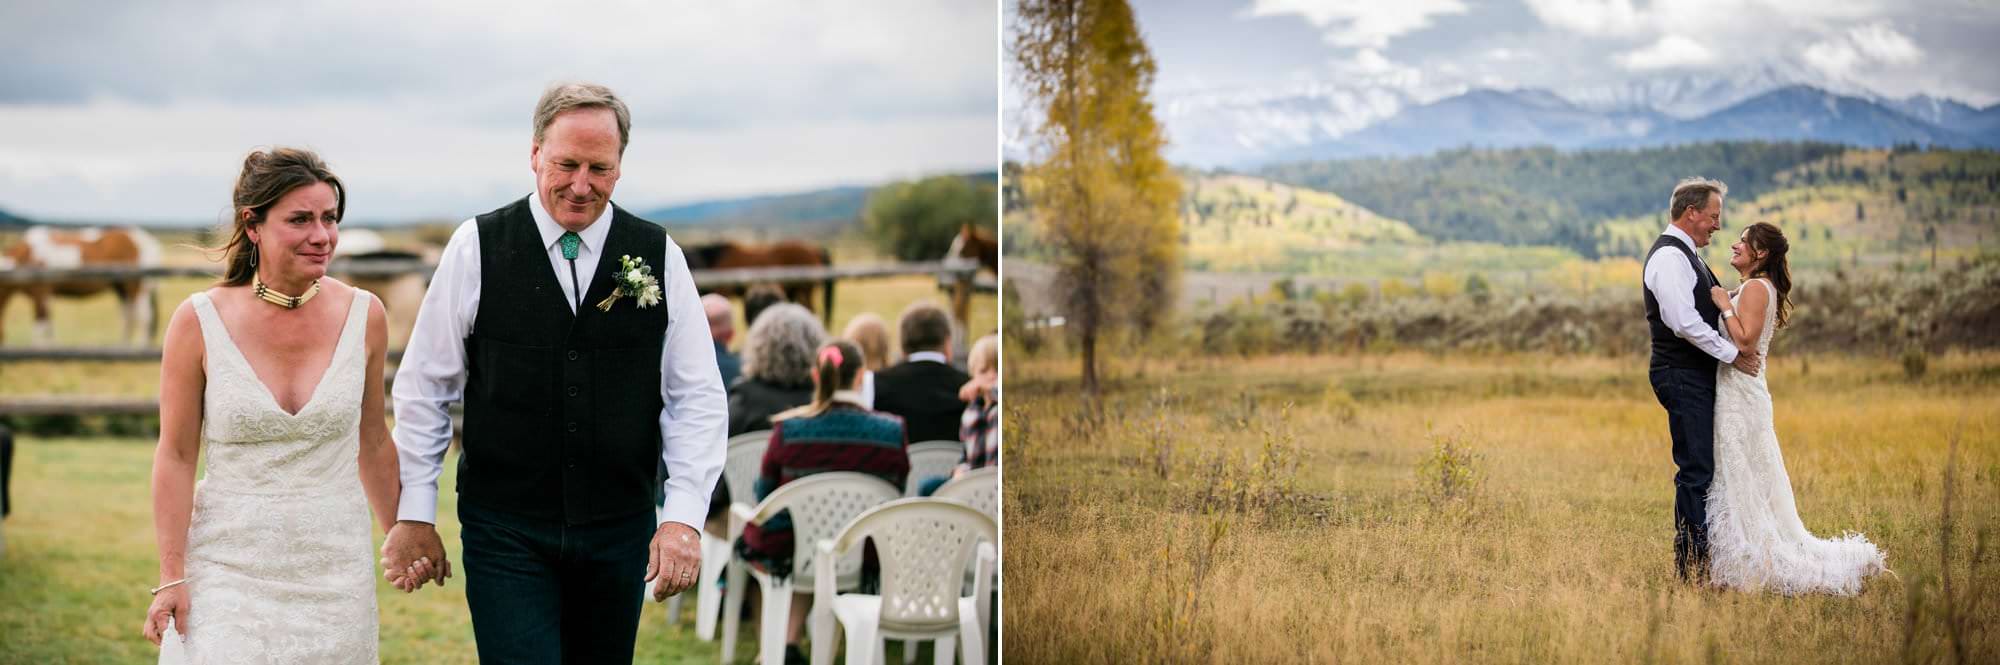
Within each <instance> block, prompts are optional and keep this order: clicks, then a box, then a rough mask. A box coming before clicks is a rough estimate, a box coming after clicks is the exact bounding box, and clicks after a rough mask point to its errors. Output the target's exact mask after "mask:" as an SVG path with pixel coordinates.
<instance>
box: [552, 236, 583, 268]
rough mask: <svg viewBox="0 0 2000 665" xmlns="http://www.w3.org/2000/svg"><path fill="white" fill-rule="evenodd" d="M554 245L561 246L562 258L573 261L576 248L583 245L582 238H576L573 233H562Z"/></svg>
mask: <svg viewBox="0 0 2000 665" xmlns="http://www.w3.org/2000/svg"><path fill="white" fill-rule="evenodd" d="M556 243H557V244H560V245H562V251H563V258H565V259H569V260H571V261H575V260H576V248H577V247H579V246H582V245H583V238H579V237H577V235H576V232H575V231H564V232H563V234H562V238H560V239H557V240H556Z"/></svg>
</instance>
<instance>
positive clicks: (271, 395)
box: [202, 289, 361, 418]
mask: <svg viewBox="0 0 2000 665" xmlns="http://www.w3.org/2000/svg"><path fill="white" fill-rule="evenodd" d="M202 296H203V297H204V298H207V299H208V301H209V305H208V307H209V309H210V310H212V311H214V312H215V327H216V328H218V329H220V330H221V331H222V337H223V339H224V340H226V341H228V342H229V350H230V351H231V352H232V353H234V354H236V360H237V361H238V362H241V363H243V368H244V369H247V370H249V371H250V380H251V381H252V382H254V383H256V384H257V388H258V390H261V391H263V393H264V399H265V400H266V401H268V402H270V403H271V408H272V409H273V410H276V411H277V412H278V413H281V414H284V416H285V417H287V418H298V417H299V416H300V415H302V414H304V413H305V412H306V411H307V410H310V409H311V408H312V406H313V404H315V403H317V402H318V401H319V394H320V392H322V391H321V390H320V389H321V388H324V387H326V379H327V377H328V376H331V375H332V374H333V366H334V363H337V362H340V352H341V351H342V350H343V349H344V348H345V347H346V346H347V329H348V328H350V327H352V324H353V323H354V310H355V307H354V303H355V301H356V300H358V299H360V298H361V292H360V290H359V289H356V290H354V292H353V294H352V295H350V296H349V298H350V300H349V301H348V303H347V316H346V317H344V318H342V319H341V320H340V338H339V339H336V340H334V342H333V355H332V356H331V357H329V358H327V360H326V367H325V368H324V369H321V370H320V372H319V379H318V380H316V381H314V382H313V387H312V394H310V395H307V396H306V401H305V403H303V404H300V405H299V410H298V411H286V410H285V405H284V404H281V403H279V402H278V394H277V393H275V392H272V391H271V386H270V385H268V384H266V383H264V377H262V376H259V375H258V374H257V366H256V365H254V364H251V362H250V357H249V356H246V355H243V348H242V347H240V346H237V344H236V335H235V334H234V333H231V332H229V324H228V323H227V322H225V321H223V320H222V310H219V309H215V299H214V298H212V297H209V296H208V294H207V293H203V294H202Z"/></svg>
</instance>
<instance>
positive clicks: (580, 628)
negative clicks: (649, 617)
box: [458, 502, 654, 665]
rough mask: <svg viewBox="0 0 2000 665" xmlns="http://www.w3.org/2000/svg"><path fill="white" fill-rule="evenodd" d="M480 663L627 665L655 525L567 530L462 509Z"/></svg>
mask: <svg viewBox="0 0 2000 665" xmlns="http://www.w3.org/2000/svg"><path fill="white" fill-rule="evenodd" d="M458 519H459V522H460V524H461V525H462V529H461V530H460V533H459V538H460V540H461V541H462V542H463V543H464V545H465V555H464V559H465V560H464V561H463V562H461V563H462V564H463V565H464V567H465V600H466V604H467V605H468V606H470V608H471V610H472V633H473V637H474V638H475V639H476V640H478V643H479V662H481V663H487V664H488V665H492V664H495V663H524V664H534V665H544V664H554V663H592V664H595V663H624V664H628V665H629V663H631V662H632V647H633V644H634V642H635V641H636V640H637V639H638V634H639V610H640V607H641V606H642V604H643V603H644V599H643V598H642V596H643V595H644V593H645V578H646V553H647V548H648V546H649V545H651V543H652V538H653V528H654V517H653V514H652V513H651V512H649V511H648V512H639V513H635V514H633V515H632V516H631V517H620V518H615V519H609V520H603V521H599V522H593V523H590V524H582V525H575V526H565V525H563V524H562V523H561V522H559V521H550V520H538V519H532V518H526V517H521V516H519V515H514V514H512V513H507V512H502V511H497V510H490V509H481V508H479V507H477V506H471V505H467V504H465V503H463V502H461V503H459V504H458Z"/></svg>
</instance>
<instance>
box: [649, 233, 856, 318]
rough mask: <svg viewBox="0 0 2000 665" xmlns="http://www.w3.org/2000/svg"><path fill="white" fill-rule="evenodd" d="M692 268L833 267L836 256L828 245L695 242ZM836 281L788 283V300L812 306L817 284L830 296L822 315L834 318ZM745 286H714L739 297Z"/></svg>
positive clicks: (690, 259)
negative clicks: (829, 250) (834, 288)
mask: <svg viewBox="0 0 2000 665" xmlns="http://www.w3.org/2000/svg"><path fill="white" fill-rule="evenodd" d="M685 253H686V255H687V262H688V269H689V270H726V269H730V268H772V267H782V266H804V267H810V266H819V267H830V266H832V265H833V258H832V257H831V256H829V255H828V254H827V251H826V248H825V247H820V246H818V245H812V244H809V243H804V242H800V241H797V240H781V241H778V242H774V243H771V244H768V245H749V244H744V243H738V242H728V241H724V242H719V243H710V244H706V245H694V246H691V247H688V248H686V252H685ZM833 282H834V280H831V279H828V280H823V281H821V282H818V283H815V282H812V281H810V280H806V281H793V282H785V283H783V284H782V285H781V286H782V287H783V288H784V290H785V299H786V300H789V301H791V302H795V303H798V304H800V305H803V306H805V307H806V309H812V306H813V304H812V303H813V301H812V295H813V287H815V286H817V287H821V288H822V289H824V293H825V294H826V297H825V298H824V299H823V302H822V303H821V305H822V306H823V309H821V310H820V311H821V316H823V317H830V316H832V315H833V314H832V312H833ZM743 290H744V289H743V287H742V286H737V285H730V286H718V287H715V288H713V289H710V291H711V292H713V293H720V294H722V295H724V296H727V297H731V298H735V297H739V296H741V295H742V294H743Z"/></svg>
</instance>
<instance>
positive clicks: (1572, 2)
mask: <svg viewBox="0 0 2000 665" xmlns="http://www.w3.org/2000/svg"><path fill="white" fill-rule="evenodd" d="M1526 3H1527V5H1528V9H1529V11H1532V12H1534V13H1535V16H1536V17H1537V18H1540V19H1541V20H1542V23H1544V24H1546V25H1548V26H1549V27H1552V28H1559V29H1563V30H1568V31H1571V32H1577V33H1582V34H1589V35H1612V36H1629V35H1637V34H1641V33H1643V32H1645V31H1647V30H1648V29H1650V27H1651V26H1652V20H1651V17H1648V16H1646V15H1644V14H1643V13H1641V11H1640V10H1639V9H1638V8H1636V7H1634V6H1632V2H1631V0H1526Z"/></svg>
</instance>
